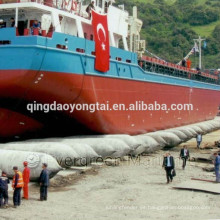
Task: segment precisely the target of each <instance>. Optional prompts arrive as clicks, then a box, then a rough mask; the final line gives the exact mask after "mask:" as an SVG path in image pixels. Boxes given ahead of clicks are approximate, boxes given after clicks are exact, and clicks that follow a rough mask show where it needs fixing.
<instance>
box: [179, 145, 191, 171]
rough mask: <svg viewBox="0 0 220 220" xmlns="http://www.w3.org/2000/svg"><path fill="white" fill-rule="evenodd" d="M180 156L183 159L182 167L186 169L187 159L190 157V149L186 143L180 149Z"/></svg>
mask: <svg viewBox="0 0 220 220" xmlns="http://www.w3.org/2000/svg"><path fill="white" fill-rule="evenodd" d="M180 158H181V159H182V160H183V165H182V168H183V170H184V169H185V166H186V160H187V159H188V158H189V150H188V149H187V146H186V145H184V146H183V148H182V149H181V150H180Z"/></svg>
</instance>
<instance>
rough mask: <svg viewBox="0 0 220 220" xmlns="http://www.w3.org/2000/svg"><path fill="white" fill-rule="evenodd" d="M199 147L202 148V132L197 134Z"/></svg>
mask: <svg viewBox="0 0 220 220" xmlns="http://www.w3.org/2000/svg"><path fill="white" fill-rule="evenodd" d="M196 141H197V148H198V149H200V144H201V143H202V134H201V133H198V134H197V136H196Z"/></svg>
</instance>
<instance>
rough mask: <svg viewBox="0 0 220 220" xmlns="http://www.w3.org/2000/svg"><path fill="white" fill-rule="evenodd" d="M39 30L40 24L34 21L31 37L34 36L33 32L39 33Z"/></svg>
mask: <svg viewBox="0 0 220 220" xmlns="http://www.w3.org/2000/svg"><path fill="white" fill-rule="evenodd" d="M40 29H41V25H40V22H38V20H34V23H33V25H32V27H31V34H32V35H33V34H34V30H36V32H37V33H39V31H40Z"/></svg>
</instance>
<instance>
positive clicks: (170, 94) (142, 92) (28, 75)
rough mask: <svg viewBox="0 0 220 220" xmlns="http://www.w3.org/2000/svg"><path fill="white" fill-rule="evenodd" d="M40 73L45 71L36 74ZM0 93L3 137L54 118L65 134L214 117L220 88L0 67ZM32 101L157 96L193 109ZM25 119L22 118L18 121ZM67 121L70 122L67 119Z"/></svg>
mask: <svg viewBox="0 0 220 220" xmlns="http://www.w3.org/2000/svg"><path fill="white" fill-rule="evenodd" d="M41 75H43V77H40V80H39V76H41ZM36 81H37V82H36ZM0 99H2V100H3V101H1V105H2V103H3V106H0V107H1V109H0V116H1V117H0V123H1V127H0V136H1V137H11V136H15V135H22V134H25V133H27V132H29V131H38V130H39V129H42V128H43V127H45V126H46V127H47V128H49V127H50V126H49V123H50V122H52V121H54V120H55V119H58V118H59V120H55V123H52V127H53V128H54V130H56V129H57V128H61V127H62V126H64V127H65V128H66V130H67V131H68V135H71V134H72V135H74V134H75V132H77V131H78V130H81V133H83V131H85V132H86V133H88V131H91V132H96V133H106V134H115V133H127V134H131V135H134V134H140V133H146V132H150V131H155V130H161V129H167V128H171V127H177V126H182V125H186V124H192V123H195V122H199V121H205V120H209V119H213V118H214V117H215V116H216V114H217V111H218V106H219V104H220V92H219V91H215V90H208V89H197V88H188V87H182V86H175V85H166V84H159V83H150V82H142V81H134V80H125V79H118V78H117V79H116V78H106V77H98V76H91V75H79V74H64V73H55V72H39V73H38V74H36V72H35V71H22V70H18V71H15V70H14V71H12V70H8V71H0ZM6 100H14V102H11V103H14V106H16V108H14V106H13V104H10V105H9V106H7V104H5V103H6V102H7V101H6ZM21 100H22V101H21ZM33 101H36V102H38V103H53V102H54V101H56V102H57V103H62V104H65V103H68V104H69V103H80V104H83V103H87V104H94V103H96V102H99V103H107V102H109V103H110V104H114V103H116V104H124V105H126V106H129V104H134V103H135V102H136V101H143V102H144V103H146V104H150V103H154V102H155V101H156V102H157V103H159V104H166V105H167V106H170V105H171V104H193V110H191V111H184V110H182V111H178V110H176V111H168V112H167V111H96V112H94V113H91V112H89V111H74V112H73V113H69V112H62V113H56V112H50V113H42V112H41V113H39V112H34V113H30V112H28V111H27V109H26V104H27V103H33ZM20 103H23V104H20ZM5 105H6V106H5ZM11 108H12V109H13V111H11V110H12V109H11ZM6 109H7V110H6ZM50 117H51V118H50ZM49 118H50V120H49ZM47 119H48V120H47ZM23 121H25V123H20V122H23ZM67 121H68V122H69V123H68V125H65V123H64V122H67ZM69 129H70V130H69ZM61 130H62V129H61ZM48 132H49V131H48Z"/></svg>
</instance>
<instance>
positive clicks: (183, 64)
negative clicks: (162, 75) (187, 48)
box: [181, 58, 186, 67]
mask: <svg viewBox="0 0 220 220" xmlns="http://www.w3.org/2000/svg"><path fill="white" fill-rule="evenodd" d="M181 65H182V67H186V60H185V58H184V59H183V60H182V63H181Z"/></svg>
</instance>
